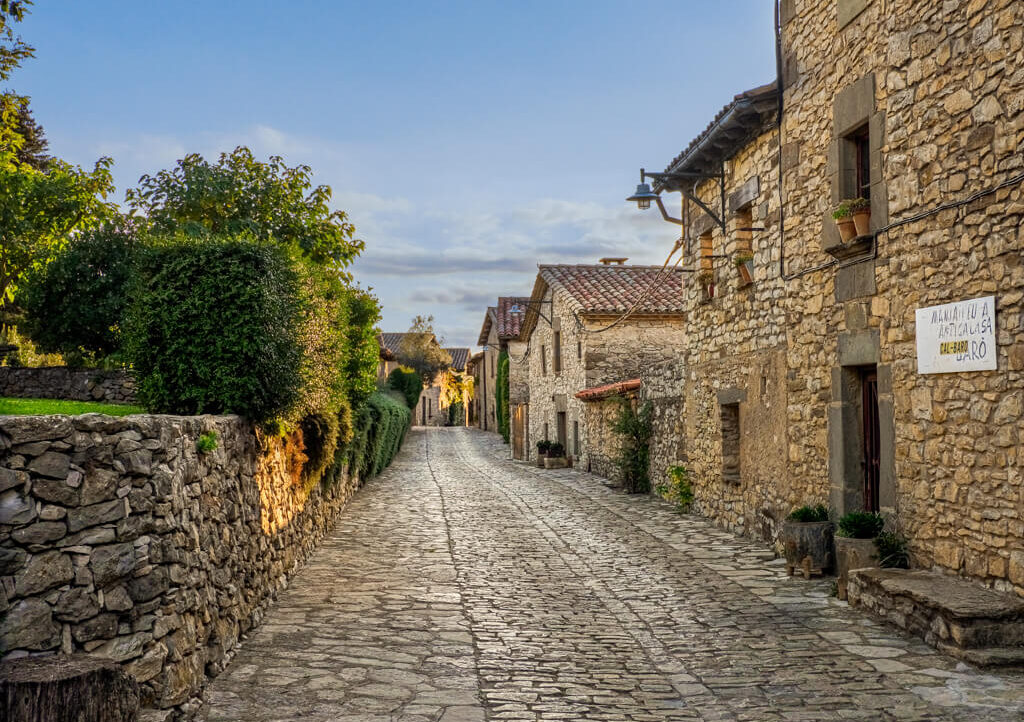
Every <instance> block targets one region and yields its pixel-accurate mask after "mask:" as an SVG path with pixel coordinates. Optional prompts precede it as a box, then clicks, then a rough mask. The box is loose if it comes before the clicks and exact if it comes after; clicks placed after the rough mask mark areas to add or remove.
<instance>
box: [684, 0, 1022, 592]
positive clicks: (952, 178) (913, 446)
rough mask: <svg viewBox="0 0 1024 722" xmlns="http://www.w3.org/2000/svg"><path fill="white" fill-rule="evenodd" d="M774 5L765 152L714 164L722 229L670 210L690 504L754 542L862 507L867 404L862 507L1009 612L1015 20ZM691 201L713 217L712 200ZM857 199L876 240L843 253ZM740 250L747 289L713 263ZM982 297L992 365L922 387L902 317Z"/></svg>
mask: <svg viewBox="0 0 1024 722" xmlns="http://www.w3.org/2000/svg"><path fill="white" fill-rule="evenodd" d="M781 6H782V21H783V24H782V25H783V26H782V57H783V73H782V83H783V109H784V110H783V116H782V126H781V137H780V135H779V129H778V127H777V126H776V125H775V123H774V119H772V121H771V123H770V124H769V126H768V127H763V128H762V129H761V130H760V132H759V133H755V135H754V138H753V140H749V141H743V142H741V143H740V144H739V145H736V142H735V140H734V139H733V140H732V141H731V142H732V143H733V147H731V148H729V149H728V151H727V152H724V153H723V154H722V156H723V157H721V158H720V159H719V162H720V163H721V169H722V171H723V173H724V178H725V189H724V190H725V196H726V198H727V199H728V203H727V208H726V209H725V211H726V218H725V224H726V227H725V229H724V230H723V229H721V228H720V227H718V226H716V225H715V224H714V223H713V222H709V221H708V219H707V217H706V216H705V214H702V213H700V212H699V211H697V210H696V207H695V206H694V205H693V204H684V209H683V210H684V213H683V215H684V217H685V218H688V219H689V220H690V224H689V228H688V229H687V230H688V233H687V235H688V237H689V238H690V242H689V244H688V247H687V249H686V254H687V255H686V261H687V265H688V266H689V267H690V268H692V269H694V270H695V271H696V270H701V269H705V270H710V273H708V274H707V275H706V276H705V277H704V279H701V278H700V277H698V276H697V275H694V276H692V277H688V278H687V284H686V289H687V290H686V310H687V313H688V318H689V330H690V335H689V342H688V343H687V346H686V355H685V360H686V391H685V396H686V411H685V429H686V434H685V443H686V449H685V457H686V463H687V465H688V467H689V468H690V469H691V470H692V472H693V474H692V477H691V478H692V479H693V481H694V487H695V491H696V495H697V502H696V505H697V509H698V510H699V511H701V512H702V513H705V514H707V515H709V516H711V517H713V518H715V519H717V520H719V521H720V522H721V523H722V524H724V525H725V526H727V527H728V528H730V529H733V530H736V531H739V532H742V533H747V534H752V535H756V536H760V537H764V538H768V539H771V538H774V537H775V536H776V534H777V529H778V522H779V520H780V519H781V517H782V516H783V515H784V514H785V513H787V512H788V511H789V510H790V509H791V508H793V507H794V506H797V505H800V504H803V503H817V502H826V503H830V504H831V505H832V506H833V507H834V508H835V509H836V511H837V512H838V513H840V514H841V513H844V512H845V511H850V510H854V509H860V508H863V507H864V506H865V505H867V504H868V500H867V499H866V497H865V485H864V475H863V471H862V469H863V467H862V463H863V462H864V461H865V452H864V444H865V433H864V423H865V422H864V421H863V419H864V418H865V415H864V414H863V411H864V408H863V405H864V404H869V405H871V406H875V405H876V407H877V416H876V417H875V418H876V419H877V424H878V437H877V438H878V439H879V441H878V446H877V451H876V452H873V453H874V454H876V455H875V456H873V457H872V458H873V459H874V460H875V462H876V463H877V467H878V479H879V482H878V498H877V506H878V507H879V508H880V509H881V511H882V512H883V513H885V514H887V515H888V516H889V518H890V524H891V525H892V526H893V527H895V528H898V529H899V530H901V531H902V532H903V533H905V534H906V535H907V537H908V539H909V542H910V549H911V552H912V556H913V559H914V562H915V563H916V564H918V565H921V566H925V567H932V566H934V567H937V568H940V569H944V570H946V571H949V572H955V573H959V574H962V575H965V576H968V577H971V578H974V579H977V580H981V581H984V582H986V583H988V584H990V585H993V586H996V587H999V588H1006V589H1009V588H1013V589H1015V590H1016V591H1017V592H1018V593H1019V594H1024V552H1020V551H1018V550H1020V549H1021V548H1024V522H1022V521H1021V517H1020V504H1021V499H1022V498H1024V478H1022V474H1021V459H1020V456H1019V448H1020V435H1021V432H1022V431H1024V413H1022V408H1024V391H1022V389H1024V326H1022V322H1021V319H1022V315H1024V314H1022V311H1024V304H1022V299H1024V264H1022V263H1021V250H1022V238H1021V231H1020V228H1021V220H1022V216H1024V190H1022V179H1021V176H1020V174H1021V172H1022V171H1024V154H1022V153H1021V147H1020V142H1021V139H1022V137H1024V100H1022V99H1024V73H1022V72H1021V70H1020V68H1021V67H1022V66H1024V5H1022V4H1021V3H1019V2H1014V1H1013V0H977V1H976V2H971V3H952V2H949V3H936V2H931V1H928V0H917V1H912V2H907V3H900V4H897V5H893V4H888V6H887V5H886V4H885V3H882V2H881V1H880V0H864V1H862V2H857V3H850V2H844V1H843V0H839V1H838V2H837V0H784V1H783V2H782V3H781ZM752 92H753V91H752ZM749 95H750V94H748V96H749ZM755 95H757V96H758V97H764V96H765V93H764V92H763V91H762V92H760V93H759V94H755ZM742 97H743V96H738V100H737V103H738V104H742V103H743V102H744V101H743V100H741V98H742ZM727 121H728V118H727V117H726V116H725V115H721V116H719V118H717V119H716V121H715V122H714V123H713V124H712V126H709V130H708V131H706V132H705V134H704V136H702V137H705V136H709V135H713V134H714V133H715V127H716V123H719V122H721V123H725V122H727ZM702 147H706V146H700V145H699V144H696V143H695V144H694V145H692V146H691V149H692V150H689V151H685V152H684V154H683V155H681V156H680V157H679V158H677V159H676V161H674V162H673V164H671V165H670V166H669V169H668V170H686V169H687V163H696V162H697V161H698V160H700V161H701V162H703V163H705V165H707V164H708V160H709V159H708V158H707V157H699V158H698V156H699V154H700V153H701V152H703V151H700V148H702ZM853 148H857V149H858V153H859V152H860V150H859V149H860V148H863V155H862V156H861V157H862V158H863V162H861V163H854V161H855V160H856V159H855V158H852V157H851V152H852V150H851V149H853ZM688 153H690V155H687V154H688ZM711 169H714V170H717V169H718V166H716V165H712V166H711ZM780 169H781V179H782V181H781V189H780V182H779V179H780ZM1014 179H1016V180H1014ZM1004 183H1005V186H1004V187H999V186H1000V184H1004ZM858 184H861V185H858ZM696 193H697V195H698V197H700V198H702V199H703V200H704V201H705V202H706V203H708V204H709V205H711V207H712V208H715V209H717V205H715V204H717V202H718V198H719V193H720V191H719V187H718V184H717V182H715V181H705V182H703V183H701V184H699V185H698V187H697V188H696ZM866 193H870V200H871V225H872V228H873V230H874V232H875V233H877V235H875V236H874V237H872V236H867V237H864V238H861V239H858V240H857V241H854V242H851V243H849V244H846V245H844V244H842V243H841V242H840V241H839V239H838V236H837V232H836V228H835V224H834V223H833V222H832V220H831V218H830V211H831V210H832V208H833V207H834V206H835V204H836V203H837V202H838V201H839V200H841V199H843V198H849V197H853V196H856V195H864V194H866ZM780 197H781V199H782V202H781V204H780ZM687 206H688V207H687ZM920 214H926V215H923V216H921V217H920V218H918V216H919V215H920ZM747 229H750V230H747ZM702 248H703V249H704V250H703V253H702ZM748 252H749V253H750V254H751V255H752V256H753V267H754V273H753V283H752V284H744V283H743V282H742V280H741V278H740V275H739V273H738V268H736V267H734V266H733V264H732V263H731V260H732V259H735V258H736V257H737V256H739V255H741V254H742V255H746V254H747V253H748ZM702 256H703V257H702ZM716 256H724V259H723V258H716ZM709 281H710V282H711V284H713V292H712V293H710V294H709V292H708V291H709V288H708V286H709V283H708V282H709ZM982 296H995V299H996V300H995V303H996V346H997V349H996V361H997V369H996V370H995V371H976V372H969V373H946V374H919V373H918V371H917V357H916V333H915V311H916V309H919V308H924V307H929V306H934V305H938V304H944V303H950V302H954V301H961V300H969V299H973V298H978V297H982ZM871 385H875V386H874V388H876V389H877V394H876V396H875V398H876V399H877V401H865V400H864V399H868V398H869V397H867V396H865V395H864V394H865V393H867V391H866V389H870V388H872V386H871ZM735 423H738V425H739V428H740V430H741V434H740V441H739V447H738V449H737V450H735V451H736V454H735V456H737V457H738V473H737V474H732V473H731V470H732V462H731V459H732V457H733V456H734V454H733V450H732V449H730V448H728V446H729V444H730V443H731V441H730V440H729V439H730V437H729V434H728V430H729V429H731V428H732V426H733V424H735ZM723 429H726V431H727V433H726V435H725V436H723ZM724 471H725V472H729V473H724Z"/></svg>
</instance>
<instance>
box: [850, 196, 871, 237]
mask: <svg viewBox="0 0 1024 722" xmlns="http://www.w3.org/2000/svg"><path fill="white" fill-rule="evenodd" d="M850 213H852V214H853V225H854V228H856V230H857V235H858V236H870V235H871V201H869V200H868V199H867V198H854V199H853V200H852V201H850Z"/></svg>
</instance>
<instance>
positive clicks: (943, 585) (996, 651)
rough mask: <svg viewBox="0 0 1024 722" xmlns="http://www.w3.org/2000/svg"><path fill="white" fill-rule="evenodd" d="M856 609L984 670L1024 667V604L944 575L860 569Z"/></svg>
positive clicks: (854, 579)
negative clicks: (867, 611) (872, 613)
mask: <svg viewBox="0 0 1024 722" xmlns="http://www.w3.org/2000/svg"><path fill="white" fill-rule="evenodd" d="M849 585H850V586H849V588H848V594H849V600H850V604H851V605H853V606H860V607H864V608H866V609H868V610H870V611H872V612H874V613H875V614H877V615H878V616H880V617H882V618H883V619H886V620H887V621H889V622H891V623H893V624H895V625H896V626H897V627H900V628H901V629H903V630H905V631H907V632H909V633H911V634H914V635H916V636H918V637H921V638H922V639H924V640H925V642H927V643H928V644H931V645H932V646H934V647H936V648H938V649H941V650H942V651H944V652H947V653H949V654H952V655H954V656H956V657H958V658H960V659H963V660H965V661H968V662H971V663H973V664H977V665H980V666H1005V665H1024V599H1021V598H1020V597H1018V596H1017V595H1015V594H1011V593H1006V592H998V591H995V590H993V589H988V588H986V587H983V586H981V585H980V584H978V583H976V582H971V581H968V580H966V579H962V578H959V577H953V576H950V575H948V574H942V573H940V572H933V571H928V570H907V569H858V570H855V571H852V572H851V573H850V582H849Z"/></svg>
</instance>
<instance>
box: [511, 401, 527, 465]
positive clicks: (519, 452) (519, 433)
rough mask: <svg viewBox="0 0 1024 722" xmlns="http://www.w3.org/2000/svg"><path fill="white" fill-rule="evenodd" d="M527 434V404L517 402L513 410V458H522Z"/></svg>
mask: <svg viewBox="0 0 1024 722" xmlns="http://www.w3.org/2000/svg"><path fill="white" fill-rule="evenodd" d="M525 434H526V404H516V407H515V409H513V410H512V458H513V459H520V460H521V459H522V458H523V449H524V448H525V445H524V443H523V440H524V438H525Z"/></svg>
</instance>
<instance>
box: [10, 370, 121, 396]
mask: <svg viewBox="0 0 1024 722" xmlns="http://www.w3.org/2000/svg"><path fill="white" fill-rule="evenodd" d="M0 396H13V397H16V398H22V399H63V400H65V401H100V402H104V403H109V404H130V403H132V402H134V401H135V379H133V378H132V377H131V374H129V373H126V372H124V371H103V370H100V369H71V368H67V367H66V366H51V367H46V368H19V367H10V366H3V367H0Z"/></svg>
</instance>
